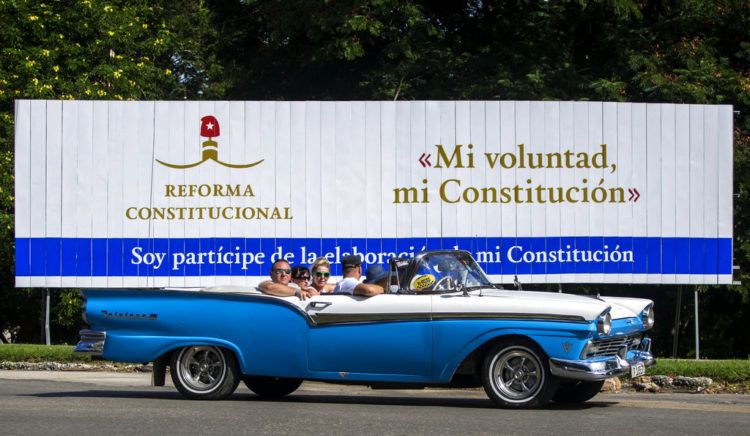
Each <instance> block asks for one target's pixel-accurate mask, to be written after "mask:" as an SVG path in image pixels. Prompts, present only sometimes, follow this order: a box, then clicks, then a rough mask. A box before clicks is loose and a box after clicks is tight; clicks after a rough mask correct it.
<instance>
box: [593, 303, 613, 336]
mask: <svg viewBox="0 0 750 436" xmlns="http://www.w3.org/2000/svg"><path fill="white" fill-rule="evenodd" d="M610 331H612V315H610V314H609V309H607V311H606V312H604V313H602V314H601V315H599V318H597V319H596V332H597V333H598V334H600V335H608V334H609V332H610Z"/></svg>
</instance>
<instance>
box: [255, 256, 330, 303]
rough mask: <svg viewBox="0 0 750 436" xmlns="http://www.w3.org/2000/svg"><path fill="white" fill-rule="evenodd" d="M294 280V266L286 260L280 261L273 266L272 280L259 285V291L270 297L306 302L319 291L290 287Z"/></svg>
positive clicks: (309, 288)
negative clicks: (295, 298)
mask: <svg viewBox="0 0 750 436" xmlns="http://www.w3.org/2000/svg"><path fill="white" fill-rule="evenodd" d="M291 280H292V266H291V265H289V262H287V261H286V260H284V259H279V260H277V261H276V262H274V263H273V265H271V280H266V281H264V282H261V283H260V284H259V285H258V289H259V290H260V291H261V292H263V293H265V294H269V295H275V296H277V297H292V296H294V297H297V298H299V299H300V300H306V299H308V298H310V297H312V296H314V295H318V291H316V290H315V289H314V288H311V287H305V288H302V287H300V288H297V287H296V285H295V286H294V287H292V286H289V282H290V281H291Z"/></svg>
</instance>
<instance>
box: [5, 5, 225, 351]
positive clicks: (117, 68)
mask: <svg viewBox="0 0 750 436" xmlns="http://www.w3.org/2000/svg"><path fill="white" fill-rule="evenodd" d="M209 15H210V11H209V10H208V9H207V8H206V7H205V6H204V5H203V4H202V3H201V2H193V1H187V0H180V1H145V0H138V1H123V0H113V1H102V0H83V1H41V2H39V1H31V0H0V22H2V23H3V25H2V26H0V240H1V241H2V244H0V255H1V257H0V258H1V259H3V262H2V263H1V264H0V283H2V289H3V290H2V293H3V298H0V331H2V330H6V329H10V330H11V331H12V332H16V334H17V335H18V336H17V338H16V339H18V340H22V341H35V340H38V338H39V337H40V336H39V335H40V330H41V327H40V326H41V322H40V320H39V313H40V308H41V300H40V292H39V291H38V290H14V289H13V286H14V285H13V284H14V262H13V260H12V259H13V258H14V255H13V253H14V248H13V247H14V230H13V182H14V181H13V152H12V149H13V109H14V103H13V102H14V100H15V99H88V100H93V99H97V100H101V99H108V100H131V99H139V100H140V99H146V100H157V99H162V100H165V99H185V98H192V99H194V98H205V97H217V96H220V95H222V92H223V91H222V90H221V87H222V85H221V81H220V80H216V81H210V80H209V77H212V76H215V77H218V75H219V71H220V66H219V64H218V63H217V62H215V61H214V58H213V55H212V54H211V53H210V52H208V51H206V49H205V47H207V46H208V44H209V43H210V42H211V41H214V40H215V39H216V38H217V35H216V32H215V30H214V29H213V27H211V26H210V25H209V24H208V19H209ZM77 298H78V297H77V293H76V292H75V291H70V290H64V291H62V292H57V291H55V292H54V293H53V298H52V300H53V307H55V308H56V310H55V311H54V314H53V316H52V317H51V318H52V319H51V322H52V324H53V327H54V329H53V331H57V332H59V333H60V337H58V338H54V337H53V340H55V339H58V340H60V339H62V340H68V341H69V340H71V338H72V337H73V335H75V331H77V327H78V323H79V319H80V304H78V300H77Z"/></svg>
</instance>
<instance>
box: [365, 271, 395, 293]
mask: <svg viewBox="0 0 750 436" xmlns="http://www.w3.org/2000/svg"><path fill="white" fill-rule="evenodd" d="M363 283H368V284H373V285H375V286H380V287H381V288H383V292H388V288H389V286H388V285H389V283H388V271H386V270H385V269H384V268H383V267H382V266H380V265H370V266H369V267H367V272H365V279H364V281H363Z"/></svg>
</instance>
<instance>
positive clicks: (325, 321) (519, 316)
mask: <svg viewBox="0 0 750 436" xmlns="http://www.w3.org/2000/svg"><path fill="white" fill-rule="evenodd" d="M311 317H312V319H313V322H314V323H315V324H317V325H331V324H351V323H365V322H393V321H444V320H452V319H461V320H470V319H476V320H486V319H497V320H527V321H565V322H576V323H587V322H588V321H586V319H584V318H583V317H581V316H575V315H550V314H539V313H531V314H524V313H476V312H456V313H433V314H430V313H428V312H421V313H324V312H320V313H314V314H311Z"/></svg>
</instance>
